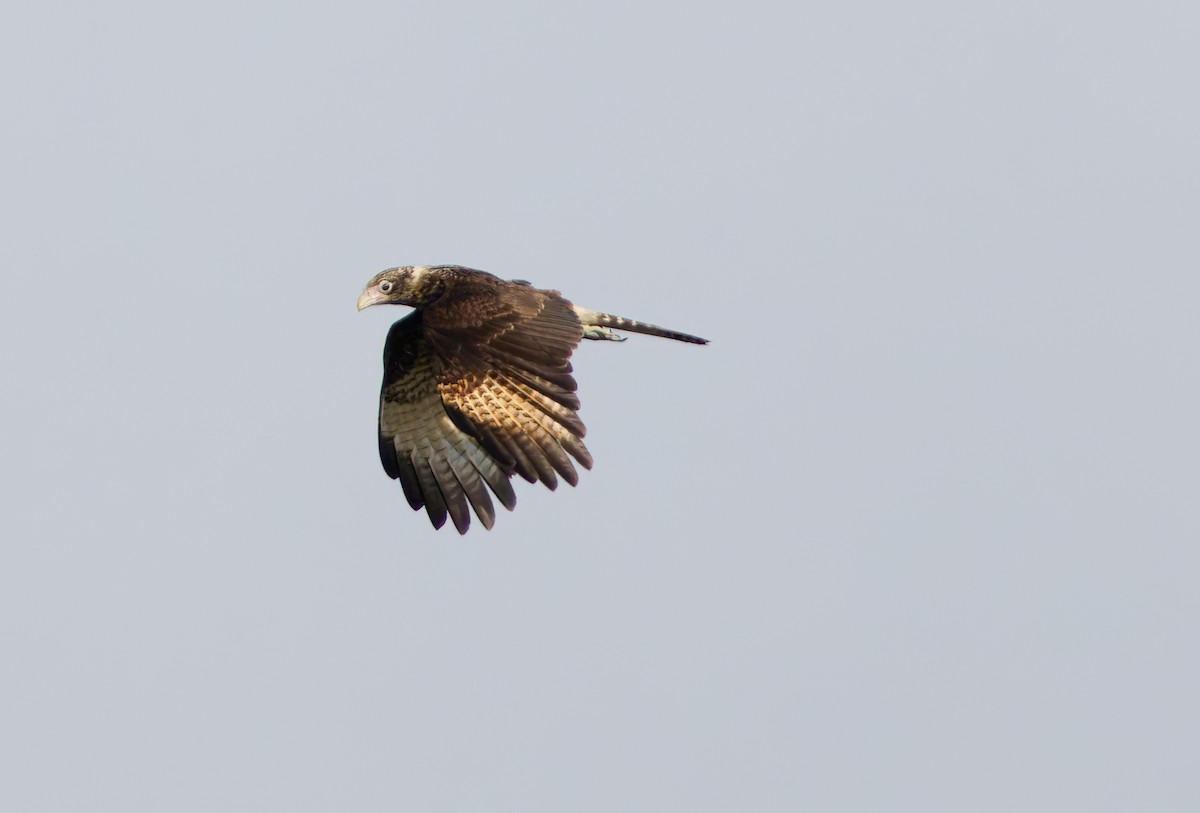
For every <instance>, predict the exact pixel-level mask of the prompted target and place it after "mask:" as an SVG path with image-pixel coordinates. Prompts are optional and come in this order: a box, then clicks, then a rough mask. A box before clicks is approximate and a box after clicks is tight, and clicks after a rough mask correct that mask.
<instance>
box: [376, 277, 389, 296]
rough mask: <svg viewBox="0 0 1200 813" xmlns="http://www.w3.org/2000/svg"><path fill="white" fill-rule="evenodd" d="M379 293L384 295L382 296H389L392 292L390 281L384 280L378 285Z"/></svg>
mask: <svg viewBox="0 0 1200 813" xmlns="http://www.w3.org/2000/svg"><path fill="white" fill-rule="evenodd" d="M379 292H380V293H384V294H390V293H391V292H392V282H391V280H386V279H385V280H384V281H383V282H381V283H379Z"/></svg>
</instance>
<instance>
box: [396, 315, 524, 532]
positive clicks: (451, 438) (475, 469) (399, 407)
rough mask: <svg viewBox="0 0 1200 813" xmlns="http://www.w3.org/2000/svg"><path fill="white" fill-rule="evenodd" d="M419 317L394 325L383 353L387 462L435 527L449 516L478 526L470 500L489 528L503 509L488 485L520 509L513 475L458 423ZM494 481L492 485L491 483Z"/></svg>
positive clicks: (462, 527)
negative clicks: (444, 394) (448, 406)
mask: <svg viewBox="0 0 1200 813" xmlns="http://www.w3.org/2000/svg"><path fill="white" fill-rule="evenodd" d="M421 316H422V315H421V313H420V312H419V311H418V312H415V313H412V314H410V315H408V316H407V317H405V318H404V319H401V320H400V321H399V322H396V323H395V324H394V325H392V328H391V330H390V331H388V337H387V343H386V344H385V345H384V350H383V390H382V392H381V393H380V397H379V458H380V460H381V461H382V462H383V468H384V471H386V472H387V473H388V476H389V477H392V478H394V479H398V480H399V481H400V484H401V486H403V488H404V496H405V497H406V498H407V499H408V504H409V505H411V506H412V507H413V509H414V510H419V509H421V508H422V507H424V508H425V510H426V511H427V512H428V514H429V520H430V522H432V523H433V526H434V527H435V528H440V527H442V525H444V524H445V522H446V516H447V514H449V516H450V518H451V519H452V520H453V522H454V527H455V528H457V529H458V532H459V533H466V531H467V528H468V527H470V524H471V516H470V511H469V509H468V508H467V503H468V502H469V503H470V505H471V506H472V507H473V508H474V509H475V514H476V515H477V516H478V517H479V521H480V522H482V523H483V525H484V527H486V528H491V527H492V524H493V523H494V522H495V520H496V512H495V509H494V508H493V506H492V500H491V497H489V496H488V487H491V490H492V491H493V492H495V494H496V496H497V497H498V498H499V500H500V502H501V504H503V505H504V507H505V508H507V509H509V510H510V511H511V510H512V509H513V507H514V506H515V505H516V504H517V497H516V495H515V494H514V493H513V490H512V484H511V483H510V482H509V477H510V476H511V471H510V470H509V469H507V468H506V467H505V466H504V465H503V464H502V463H500V462H498V461H497V460H495V459H494V458H493V457H492V455H490V454H489V453H488V452H487V451H486V450H485V449H484V448H483V447H482V446H481V445H480V443H479V441H478V440H477V439H476V438H474V437H472V436H471V435H470V434H468V433H466V432H464V431H463V430H462V429H461V428H459V427H458V426H457V425H456V424H455V423H454V421H452V420H451V418H450V415H449V414H448V413H447V411H446V408H445V406H444V405H443V403H442V397H441V394H440V393H439V391H438V375H439V371H440V364H439V363H438V361H437V359H436V357H435V354H434V352H433V348H432V347H431V346H430V344H429V342H428V341H426V339H425V336H424V332H423V330H422V327H421ZM485 483H486V484H487V485H486V486H485V485H484V484H485Z"/></svg>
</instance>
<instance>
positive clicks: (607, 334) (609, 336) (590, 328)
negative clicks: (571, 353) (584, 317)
mask: <svg viewBox="0 0 1200 813" xmlns="http://www.w3.org/2000/svg"><path fill="white" fill-rule="evenodd" d="M583 338H585V339H594V340H596V341H609V342H623V341H625V339H627V338H628V337H627V336H622V335H620V334H619V333H617V332H616V331H614V330H613V329H612V328H608V327H599V326H597V325H585V326H584V328H583Z"/></svg>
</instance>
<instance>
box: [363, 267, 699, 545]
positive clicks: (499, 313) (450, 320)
mask: <svg viewBox="0 0 1200 813" xmlns="http://www.w3.org/2000/svg"><path fill="white" fill-rule="evenodd" d="M384 303H387V304H393V305H408V306H409V307H411V308H415V310H414V311H413V312H412V313H410V314H408V315H406V316H405V317H404V318H403V319H400V320H399V321H398V322H396V323H395V324H393V325H392V327H391V329H390V330H389V331H388V335H387V342H386V343H385V344H384V347H383V390H382V392H381V394H380V398H379V457H380V459H381V460H382V461H383V469H384V471H386V472H387V473H388V476H390V477H391V478H392V479H396V480H399V481H400V485H401V486H402V487H403V489H404V496H405V497H406V498H407V499H408V504H409V505H411V506H412V507H413V510H414V511H419V510H420V509H421V508H424V509H425V510H426V512H427V513H428V514H429V520H430V522H432V523H433V526H434V527H435V528H441V527H442V526H443V525H444V524H445V522H446V517H447V516H449V517H450V519H451V521H452V522H453V523H454V527H455V528H457V529H458V532H459V533H460V534H462V533H466V531H467V528H469V527H470V525H471V513H470V509H469V508H468V505H469V506H470V508H474V510H475V515H476V516H478V517H479V521H480V522H481V523H483V525H484V527H486V528H491V527H492V524H493V523H494V522H495V519H496V512H495V510H494V508H493V507H492V500H491V497H490V496H489V494H488V489H491V491H492V492H493V493H494V494H495V495H496V497H497V499H499V500H500V503H501V505H503V506H504V507H505V508H507V509H508V510H510V511H511V510H512V509H513V507H514V506H515V505H516V503H517V498H516V495H515V494H514V493H513V488H512V483H511V482H509V480H510V478H511V477H512V476H513V475H514V474H519V475H520V476H521V477H523V478H525V479H526V480H528V481H529V482H531V483H536V482H538V481H539V480H540V481H541V482H542V483H544V484H545V485H546V487H547V488H549V489H550V490H551V491H553V490H554V489H555V488H556V487H557V486H558V478H559V477H562V479H564V480H566V481H567V482H568V483H570V484H571V485H575V484H576V483H577V482H578V480H579V476H578V475H577V474H576V472H575V467H574V466H573V465H572V464H571V458H574V459H575V461H576V462H578V463H579V464H580V465H582V466H583V467H584V468H587V469H590V468H591V467H592V456H591V455H590V454H589V453H588V450H587V447H585V446H584V445H583V436H584V432H585V429H584V426H583V422H582V421H580V420H579V415H578V414H577V410H578V409H579V398H578V397H577V396H576V394H575V379H574V378H573V377H572V376H571V362H570V358H571V352H572V351H573V350H574V349H575V347H576V345H578V344H579V341H580V339H595V340H610V341H624V337H622V336H620V335H619V334H617V333H616V332H615V331H614V330H613V328H618V329H622V330H629V331H633V332H635V333H647V334H650V335H651V336H663V337H665V338H668V339H675V340H677V341H681V342H691V343H693V344H708V340H707V339H701V338H698V337H696V336H690V335H688V334H686V333H679V332H678V331H674V330H667V329H665V328H661V327H658V326H656V325H649V324H646V323H644V322H636V321H634V320H632V319H625V318H622V317H620V316H613V315H611V314H608V313H600V312H598V311H592V310H587V309H586V308H581V307H579V306H578V305H573V304H571V303H570V302H569V301H567V300H566V299H564V298H563V296H562V294H560V293H559V292H558V291H546V290H542V289H540V288H535V287H533V285H532V284H530V283H528V282H526V281H524V280H512V281H508V280H503V279H500V278H499V277H496V276H493V275H492V274H489V273H487V272H485V271H476V270H474V269H471V268H464V267H462V266H456V265H437V266H427V265H410V266H404V267H400V268H389V269H387V270H386V271H381V272H380V273H378V274H376V275H375V277H374V278H373V279H372V280H371V281H370V282H369V283H367V287H366V289H365V290H364V291H363V293H362V296H360V297H359V298H358V309H359V310H360V311H361V310H362V309H363V308H366V307H370V306H371V305H379V304H384Z"/></svg>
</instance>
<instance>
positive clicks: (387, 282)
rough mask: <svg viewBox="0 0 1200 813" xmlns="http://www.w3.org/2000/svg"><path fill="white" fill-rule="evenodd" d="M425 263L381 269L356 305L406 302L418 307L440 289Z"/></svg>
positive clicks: (430, 299)
mask: <svg viewBox="0 0 1200 813" xmlns="http://www.w3.org/2000/svg"><path fill="white" fill-rule="evenodd" d="M431 270H432V269H431V268H430V267H429V266H427V265H406V266H403V267H401V268H389V269H387V270H386V271H380V272H379V273H378V274H376V275H375V276H374V277H372V279H371V281H370V282H368V283H367V287H366V288H365V289H364V290H363V292H362V296H360V297H359V298H358V309H359V310H362V309H363V308H369V307H371V306H372V305H380V304H384V305H408V306H409V307H413V308H420V307H422V306H424V305H427V304H429V303H430V302H432V301H433V299H434V298H436V297H437V295H438V293H440V292H441V287H442V286H441V283H440V282H439V281H438V280H436V279H434V276H435V275H432V274H430V273H429V272H430V271H431Z"/></svg>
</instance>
